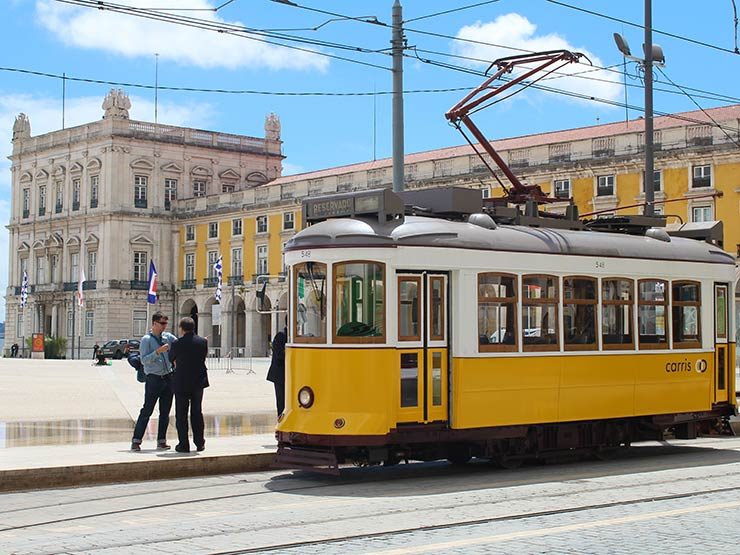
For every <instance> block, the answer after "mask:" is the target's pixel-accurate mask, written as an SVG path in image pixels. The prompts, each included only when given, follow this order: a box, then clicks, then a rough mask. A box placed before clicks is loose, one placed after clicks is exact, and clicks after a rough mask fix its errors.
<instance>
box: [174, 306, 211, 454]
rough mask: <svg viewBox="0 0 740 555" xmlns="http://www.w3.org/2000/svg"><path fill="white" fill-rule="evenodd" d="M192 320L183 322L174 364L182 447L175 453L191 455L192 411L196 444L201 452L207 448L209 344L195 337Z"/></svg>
mask: <svg viewBox="0 0 740 555" xmlns="http://www.w3.org/2000/svg"><path fill="white" fill-rule="evenodd" d="M194 331H195V322H194V321H193V319H192V318H183V319H182V320H180V339H178V340H177V341H175V342H174V343H173V344H172V348H171V349H170V360H171V361H172V363H173V364H174V365H175V374H174V376H173V379H172V390H173V391H174V393H175V424H176V426H177V438H178V444H177V445H176V446H175V451H177V452H178V453H188V452H189V451H190V441H189V439H188V407H190V424H191V425H192V427H193V443H195V448H196V449H197V450H198V451H203V449H205V448H206V440H205V437H204V433H205V425H204V423H203V389H204V388H206V387H208V385H209V384H208V369H207V368H206V356H207V355H208V341H207V340H206V339H205V338H204V337H201V336H199V335H196V334H195V333H194Z"/></svg>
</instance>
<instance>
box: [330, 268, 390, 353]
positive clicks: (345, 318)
mask: <svg viewBox="0 0 740 555" xmlns="http://www.w3.org/2000/svg"><path fill="white" fill-rule="evenodd" d="M334 292H335V297H334V318H333V320H334V341H336V342H337V343H384V342H385V265H384V264H382V263H379V262H340V263H337V264H335V265H334Z"/></svg>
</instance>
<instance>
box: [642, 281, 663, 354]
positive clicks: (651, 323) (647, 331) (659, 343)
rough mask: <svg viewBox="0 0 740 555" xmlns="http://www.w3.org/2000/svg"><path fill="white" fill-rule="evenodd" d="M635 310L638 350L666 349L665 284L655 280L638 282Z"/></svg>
mask: <svg viewBox="0 0 740 555" xmlns="http://www.w3.org/2000/svg"><path fill="white" fill-rule="evenodd" d="M637 309H638V310H637V321H638V325H639V337H638V339H639V341H640V349H665V348H667V347H668V329H667V328H668V326H667V322H666V316H667V312H668V295H667V283H666V282H665V281H661V280H657V279H655V280H650V279H645V280H640V281H639V282H638V297H637Z"/></svg>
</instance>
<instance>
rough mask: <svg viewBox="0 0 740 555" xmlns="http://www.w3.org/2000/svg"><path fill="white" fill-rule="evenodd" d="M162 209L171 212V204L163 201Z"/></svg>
mask: <svg viewBox="0 0 740 555" xmlns="http://www.w3.org/2000/svg"><path fill="white" fill-rule="evenodd" d="M164 209H165V210H171V209H172V202H170V201H169V200H166V201H164Z"/></svg>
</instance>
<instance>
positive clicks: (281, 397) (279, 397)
mask: <svg viewBox="0 0 740 555" xmlns="http://www.w3.org/2000/svg"><path fill="white" fill-rule="evenodd" d="M273 385H274V386H275V404H276V405H277V413H278V416H280V415H281V414H283V410H284V409H285V384H284V383H278V382H275V383H273Z"/></svg>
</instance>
